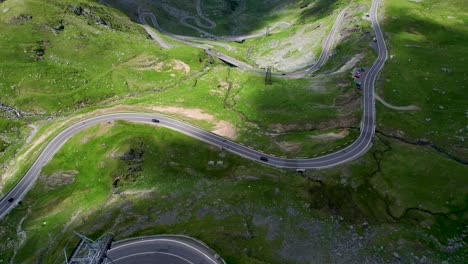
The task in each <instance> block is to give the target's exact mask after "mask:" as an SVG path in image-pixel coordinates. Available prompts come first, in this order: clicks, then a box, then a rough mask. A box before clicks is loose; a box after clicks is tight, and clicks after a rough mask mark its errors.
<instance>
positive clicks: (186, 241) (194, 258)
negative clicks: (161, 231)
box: [105, 235, 225, 264]
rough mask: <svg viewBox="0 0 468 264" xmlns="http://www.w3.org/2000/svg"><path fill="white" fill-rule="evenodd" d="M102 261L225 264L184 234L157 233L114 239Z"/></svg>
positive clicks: (203, 246) (129, 263)
mask: <svg viewBox="0 0 468 264" xmlns="http://www.w3.org/2000/svg"><path fill="white" fill-rule="evenodd" d="M107 257H108V260H107V261H106V262H105V263H115V264H133V263H139V264H140V263H141V264H145V263H148V264H149V263H170V264H225V262H224V260H223V259H222V258H221V257H219V256H218V255H217V254H216V253H215V252H214V251H213V250H212V249H210V248H209V247H208V246H206V245H205V244H203V243H202V242H200V241H198V240H195V239H193V238H190V237H187V236H180V235H158V236H148V237H136V238H130V239H125V240H121V241H117V242H115V243H113V244H112V248H111V249H110V250H109V251H107Z"/></svg>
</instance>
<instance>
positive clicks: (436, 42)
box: [377, 0, 468, 157]
mask: <svg viewBox="0 0 468 264" xmlns="http://www.w3.org/2000/svg"><path fill="white" fill-rule="evenodd" d="M466 11H467V9H466V5H465V4H464V2H463V1H451V2H450V3H448V2H441V1H435V0H426V1H405V0H396V1H389V2H386V3H385V12H386V19H385V21H384V31H385V32H386V36H387V42H388V44H389V49H390V50H389V54H390V57H391V59H390V60H389V61H388V63H387V66H386V67H385V70H384V72H383V75H382V80H381V86H382V89H381V91H380V92H381V93H382V94H383V97H384V98H385V100H386V101H387V102H390V103H391V104H394V105H402V106H404V105H410V104H412V105H416V106H418V107H419V108H420V110H419V111H411V112H398V111H392V110H388V109H385V108H383V107H379V109H378V110H379V114H378V115H377V117H378V125H379V127H382V129H385V130H387V132H388V133H390V132H391V133H393V134H395V135H399V136H401V137H405V138H407V139H410V140H416V139H418V138H420V139H421V138H424V139H425V140H427V141H430V142H433V143H434V144H436V145H439V146H441V147H444V148H446V149H447V150H448V151H450V152H451V153H452V154H455V155H457V156H460V157H463V156H464V157H466V156H467V151H466V149H467V146H468V145H467V143H466V138H467V137H468V128H467V127H466V120H467V109H466V102H467V100H468V96H467V93H466V83H467V77H466V71H465V69H466V61H465V58H466V57H467V56H468V47H467V46H466V44H465V43H466V42H467V41H468V29H467V28H466V21H467V19H468V17H467V12H466Z"/></svg>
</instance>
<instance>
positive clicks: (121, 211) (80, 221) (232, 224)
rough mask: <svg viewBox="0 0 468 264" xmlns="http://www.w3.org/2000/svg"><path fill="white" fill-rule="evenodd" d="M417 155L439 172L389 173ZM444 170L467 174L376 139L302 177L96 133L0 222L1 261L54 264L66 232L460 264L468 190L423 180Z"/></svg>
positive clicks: (74, 143)
mask: <svg viewBox="0 0 468 264" xmlns="http://www.w3.org/2000/svg"><path fill="white" fill-rule="evenodd" d="M128 131H132V133H128ZM412 156H417V157H419V158H420V159H421V160H424V159H431V160H437V162H434V163H432V164H433V165H429V166H425V167H424V166H422V165H421V164H422V163H421V162H419V161H418V160H415V162H416V164H420V165H418V166H415V167H413V168H406V167H401V168H395V167H394V166H392V164H394V163H397V162H401V161H400V160H407V159H409V158H410V157H412ZM180 157H183V158H182V159H181V158H180ZM210 161H214V162H215V163H214V165H209V162H210ZM446 167H451V168H453V171H458V172H462V171H463V169H464V167H463V165H460V164H457V163H456V162H452V161H448V160H446V159H444V158H443V157H441V156H440V155H438V154H437V153H436V152H435V151H433V150H431V149H421V148H419V147H414V148H411V149H408V148H407V147H406V146H405V145H404V144H401V143H399V142H398V141H395V140H391V139H387V138H384V137H380V136H379V140H378V141H376V142H375V146H374V148H373V150H372V151H371V152H369V153H368V154H367V155H366V156H365V157H363V158H362V159H360V160H359V161H356V162H352V163H350V164H348V165H345V166H340V167H338V168H334V169H330V170H322V171H310V172H307V173H306V174H305V177H302V176H301V175H299V174H297V173H294V172H288V171H281V170H276V169H272V168H268V167H264V166H259V165H258V164H257V163H255V162H252V161H247V160H245V159H243V158H241V157H237V156H235V155H232V154H230V153H227V152H224V151H222V150H220V149H218V148H215V147H210V146H208V145H206V144H205V143H202V142H199V141H197V140H194V139H191V138H188V137H186V136H183V135H181V134H179V133H176V132H173V131H170V130H167V129H164V128H157V127H150V126H146V125H137V124H129V123H125V122H116V123H111V124H108V123H103V124H100V125H97V126H94V127H92V128H89V129H87V130H86V131H83V132H80V133H79V134H77V135H75V136H74V137H73V138H72V139H71V140H70V141H69V142H68V143H66V144H65V146H64V147H63V148H62V149H61V150H60V151H59V153H57V155H56V156H55V157H54V158H53V160H52V161H51V162H50V163H49V164H48V165H47V166H45V167H44V169H43V171H42V174H41V178H40V180H39V182H38V184H37V185H36V186H35V188H34V189H33V190H32V191H31V192H30V193H29V194H28V196H27V198H25V199H24V200H23V204H22V205H21V206H19V207H18V208H17V209H15V210H14V211H13V212H12V213H11V214H9V215H8V216H7V217H6V218H5V219H4V220H2V221H1V222H0V224H1V225H2V227H4V228H2V231H1V232H0V239H2V240H4V241H8V243H3V244H2V245H1V247H0V252H2V254H1V255H0V259H2V260H3V261H9V260H13V261H14V263H32V262H35V261H41V262H44V263H50V262H54V261H56V260H58V259H61V258H62V254H63V251H62V250H63V248H66V249H67V250H71V249H72V248H73V245H74V244H75V243H76V242H77V239H76V237H74V235H73V233H72V232H73V230H76V231H78V232H82V233H84V234H86V235H89V236H91V237H98V236H100V235H101V234H102V233H103V232H106V231H109V230H112V232H113V233H115V234H116V235H117V237H116V238H117V239H122V238H125V237H131V236H138V235H147V234H148V235H149V234H157V233H180V234H187V235H190V236H194V237H197V238H199V239H202V240H203V241H205V242H206V243H208V245H209V246H210V247H212V248H214V249H215V250H217V251H218V252H219V253H220V254H221V255H222V256H223V257H224V258H225V259H226V260H227V261H228V262H229V263H307V262H308V261H309V260H310V259H312V258H313V259H318V260H320V261H321V262H341V261H342V260H343V258H346V260H347V261H346V262H352V263H357V262H361V261H363V260H365V261H367V262H372V263H376V262H381V261H385V262H387V261H390V260H391V259H392V258H394V253H393V252H398V253H397V254H399V255H400V256H401V258H402V259H403V260H408V261H409V260H413V261H415V260H416V258H423V256H425V257H426V258H429V259H430V260H431V261H434V262H440V261H442V260H449V261H450V263H452V262H453V263H461V262H463V259H464V258H465V257H466V253H467V252H466V248H465V247H464V246H463V237H462V236H461V234H463V233H466V228H465V226H464V225H463V220H462V219H463V213H462V212H463V210H465V211H466V206H467V205H466V201H463V200H462V199H459V198H456V196H453V193H462V192H466V191H467V190H466V187H465V186H462V185H456V183H457V182H460V178H457V177H461V178H462V175H460V174H458V176H456V177H453V178H452V180H451V181H450V182H449V184H450V186H447V187H446V188H444V189H443V190H441V189H440V187H439V186H440V185H441V183H440V181H441V180H436V179H434V180H432V181H424V180H423V179H425V178H426V177H429V178H430V177H433V175H434V174H439V173H442V175H441V176H442V177H443V178H449V177H452V176H451V175H443V171H442V168H446ZM424 171H425V173H426V174H422V173H421V172H424ZM431 171H432V172H434V174H430V173H429V172H431ZM408 172H411V174H410V175H408V177H396V175H407V173H408ZM409 176H410V177H409ZM414 182H424V183H423V184H418V188H415V187H414V186H415V185H414ZM434 193H437V195H436V196H434ZM445 201H447V202H445ZM20 220H21V221H20ZM18 230H19V231H18ZM311 247H313V248H314V250H310V248H311ZM334 252H339V253H340V254H341V256H340V255H337V254H335V253H334Z"/></svg>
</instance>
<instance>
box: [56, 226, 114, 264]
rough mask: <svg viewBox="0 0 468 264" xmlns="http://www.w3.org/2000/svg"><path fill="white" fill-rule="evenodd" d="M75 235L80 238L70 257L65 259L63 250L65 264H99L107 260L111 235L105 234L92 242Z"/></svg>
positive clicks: (111, 239)
mask: <svg viewBox="0 0 468 264" xmlns="http://www.w3.org/2000/svg"><path fill="white" fill-rule="evenodd" d="M75 234H76V235H77V236H78V237H80V242H79V243H78V245H77V246H76V247H75V249H73V252H72V254H71V255H70V257H67V252H66V249H65V248H64V249H63V251H64V254H65V264H101V263H103V262H104V260H105V259H107V251H108V250H109V249H110V248H111V246H112V241H114V236H113V235H111V234H105V235H103V236H102V237H100V238H99V239H98V240H96V241H94V240H92V239H89V238H87V237H86V236H84V235H82V234H79V233H77V232H75Z"/></svg>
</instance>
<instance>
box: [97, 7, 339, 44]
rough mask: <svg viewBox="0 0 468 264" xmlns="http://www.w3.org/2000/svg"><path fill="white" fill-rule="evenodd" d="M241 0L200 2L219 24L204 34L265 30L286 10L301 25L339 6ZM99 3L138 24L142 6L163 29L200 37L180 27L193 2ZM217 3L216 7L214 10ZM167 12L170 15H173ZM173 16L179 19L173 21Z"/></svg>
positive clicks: (192, 9)
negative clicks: (243, 3)
mask: <svg viewBox="0 0 468 264" xmlns="http://www.w3.org/2000/svg"><path fill="white" fill-rule="evenodd" d="M241 1H242V0H223V1H216V3H213V2H215V1H214V0H203V1H202V3H203V11H204V13H205V14H204V15H205V16H206V17H208V18H209V19H212V20H213V21H215V22H216V23H217V24H218V25H217V27H216V28H215V29H207V31H208V32H210V33H214V34H215V35H224V36H227V35H232V34H249V33H252V32H255V31H258V30H262V29H265V28H266V27H268V26H270V25H272V24H273V23H275V22H277V21H279V20H281V17H280V16H281V15H280V12H282V11H284V10H286V9H288V10H291V11H294V10H296V11H297V14H298V21H299V22H300V23H306V22H308V21H315V20H319V19H322V18H325V17H327V16H329V15H331V14H332V13H333V12H334V10H335V9H336V8H338V4H339V3H340V0H330V1H329V0H290V1H288V2H287V3H284V1H281V0H273V1H265V0H259V1H246V2H245V5H242V4H241V3H240V2H241ZM99 2H101V3H103V4H106V5H108V6H111V7H113V8H116V9H118V10H120V11H121V12H123V13H124V14H126V15H128V16H129V17H130V18H131V19H132V20H133V21H134V22H137V23H140V21H139V19H138V11H137V10H138V7H139V6H142V7H143V9H145V10H148V9H150V10H151V11H152V12H153V13H154V14H155V15H156V17H157V19H158V23H159V24H160V26H161V27H162V28H163V29H164V30H166V31H168V32H171V33H174V34H181V35H193V36H198V35H200V33H199V32H197V31H196V30H194V29H191V28H189V27H187V26H183V25H181V24H180V20H179V19H180V18H181V17H182V15H181V14H184V15H186V16H194V17H198V15H197V12H196V0H190V1H187V0H184V1H183V2H177V1H174V2H171V3H167V2H157V1H153V2H151V1H145V0H135V1H127V0H117V1H110V0H99ZM238 2H239V3H238ZM156 3H157V4H156ZM216 4H218V5H219V6H218V7H217V6H216ZM161 6H164V8H161ZM242 10H243V11H242ZM236 12H238V14H237V15H236V16H235V18H233V17H232V16H233V15H234V14H235V13H236ZM170 13H172V15H171V14H170ZM175 14H176V15H179V16H180V17H179V18H176V17H175ZM201 21H202V22H203V23H204V22H205V21H203V20H201ZM189 23H190V24H192V25H196V24H195V22H194V21H193V20H190V21H189ZM236 23H237V24H236ZM233 32H235V33H233Z"/></svg>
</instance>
